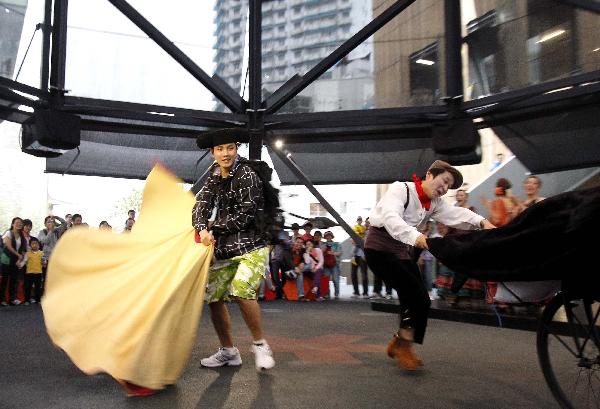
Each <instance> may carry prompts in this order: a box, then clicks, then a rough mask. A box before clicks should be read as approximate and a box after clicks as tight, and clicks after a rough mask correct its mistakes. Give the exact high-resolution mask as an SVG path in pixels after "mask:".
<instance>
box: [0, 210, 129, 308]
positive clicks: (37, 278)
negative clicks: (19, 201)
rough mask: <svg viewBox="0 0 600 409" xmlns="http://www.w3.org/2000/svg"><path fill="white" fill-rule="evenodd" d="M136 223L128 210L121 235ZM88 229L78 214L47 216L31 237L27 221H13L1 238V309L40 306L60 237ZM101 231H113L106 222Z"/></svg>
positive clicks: (30, 223)
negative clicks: (70, 230)
mask: <svg viewBox="0 0 600 409" xmlns="http://www.w3.org/2000/svg"><path fill="white" fill-rule="evenodd" d="M134 223H135V210H129V212H128V216H127V220H126V222H125V224H124V227H123V232H124V233H125V232H128V231H130V230H131V228H132V227H133V224H134ZM85 227H89V226H88V224H87V223H84V222H83V217H82V216H81V214H78V213H75V214H67V215H65V218H64V219H63V218H61V217H59V216H54V215H50V216H47V217H46V218H45V219H44V228H42V229H41V230H40V231H39V232H38V234H37V236H34V235H32V230H33V223H32V221H31V220H30V219H22V218H20V217H14V218H13V219H12V221H11V223H10V227H9V228H8V229H7V230H6V231H4V232H3V234H2V243H1V247H0V306H3V307H5V306H8V305H13V306H17V305H21V304H24V305H30V304H36V303H39V302H40V299H41V297H42V295H43V293H44V284H45V281H46V269H47V267H48V260H49V259H50V256H51V254H52V251H53V250H54V248H55V247H56V244H57V243H58V241H59V240H60V238H61V236H62V235H63V234H64V233H65V232H66V231H67V230H68V229H73V228H85ZM98 227H99V229H101V230H112V226H111V225H110V224H108V222H106V221H102V222H100V225H99V226H98Z"/></svg>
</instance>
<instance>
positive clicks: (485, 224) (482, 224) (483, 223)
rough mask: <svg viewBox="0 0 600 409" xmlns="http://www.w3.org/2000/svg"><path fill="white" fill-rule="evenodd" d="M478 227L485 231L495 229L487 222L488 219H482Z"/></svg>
mask: <svg viewBox="0 0 600 409" xmlns="http://www.w3.org/2000/svg"><path fill="white" fill-rule="evenodd" d="M479 226H480V227H481V228H482V229H485V230H487V229H495V228H496V226H494V225H493V224H492V223H490V222H489V221H488V219H483V220H482V221H481V223H479Z"/></svg>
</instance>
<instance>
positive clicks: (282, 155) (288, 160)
mask: <svg viewBox="0 0 600 409" xmlns="http://www.w3.org/2000/svg"><path fill="white" fill-rule="evenodd" d="M273 152H275V154H276V155H277V156H278V157H279V159H281V160H282V161H283V163H285V164H286V165H287V167H288V168H290V170H291V171H292V173H294V175H296V177H297V178H298V180H299V181H301V182H302V183H303V184H304V186H306V188H307V189H308V190H309V191H310V193H312V194H313V196H314V197H316V198H317V200H318V201H319V203H321V204H322V205H323V207H324V208H325V209H326V210H327V211H328V212H329V214H330V215H331V216H332V217H333V218H334V219H335V220H336V221H337V222H338V224H339V225H340V226H341V227H342V228H343V229H344V231H345V232H346V233H348V235H349V236H350V237H351V238H352V240H354V242H355V243H356V244H357V245H358V246H359V247H360V248H363V246H364V243H363V239H362V238H361V237H360V236H359V235H358V234H356V232H355V231H354V230H352V227H350V225H349V224H348V223H346V221H345V220H344V219H342V216H340V214H339V213H338V212H337V211H336V210H335V209H334V208H333V207H332V206H331V205H330V204H329V202H328V201H327V200H325V198H324V197H323V196H322V195H321V194H320V193H319V191H318V190H317V189H316V188H315V186H314V185H313V184H312V182H311V181H310V180H309V179H308V177H306V175H305V174H304V172H303V171H302V169H300V167H299V166H298V165H297V164H296V162H294V158H293V156H292V154H291V153H290V152H289V151H287V150H285V149H278V148H273Z"/></svg>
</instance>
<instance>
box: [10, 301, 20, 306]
mask: <svg viewBox="0 0 600 409" xmlns="http://www.w3.org/2000/svg"><path fill="white" fill-rule="evenodd" d="M12 303H13V305H20V304H21V300H13V302H12Z"/></svg>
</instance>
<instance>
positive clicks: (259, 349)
mask: <svg viewBox="0 0 600 409" xmlns="http://www.w3.org/2000/svg"><path fill="white" fill-rule="evenodd" d="M250 350H251V351H252V352H253V353H254V363H255V365H256V370H257V371H259V372H260V371H263V370H266V369H271V368H273V367H274V366H275V360H274V359H273V351H271V347H269V344H267V343H266V342H263V343H262V344H261V345H256V344H252V348H251V349H250Z"/></svg>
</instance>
